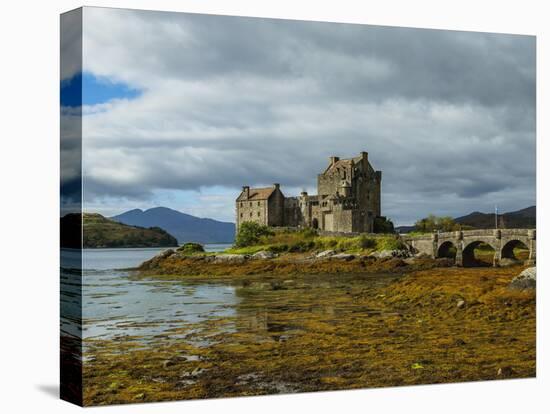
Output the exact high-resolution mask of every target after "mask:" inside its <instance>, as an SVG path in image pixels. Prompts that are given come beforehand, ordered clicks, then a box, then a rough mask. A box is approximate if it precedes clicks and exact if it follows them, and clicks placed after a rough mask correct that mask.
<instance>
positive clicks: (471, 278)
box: [84, 267, 536, 405]
mask: <svg viewBox="0 0 550 414" xmlns="http://www.w3.org/2000/svg"><path fill="white" fill-rule="evenodd" d="M520 270H521V268H517V267H516V268H470V269H460V268H432V269H426V270H422V271H416V272H412V273H410V274H407V275H402V274H397V273H391V274H367V273H361V274H354V273H349V274H330V273H329V274H325V275H310V274H300V275H290V274H287V275H285V276H284V277H282V276H280V275H273V274H270V275H251V276H243V277H239V278H228V279H225V281H226V283H230V284H232V285H233V286H235V287H236V288H237V289H236V294H237V295H238V297H239V299H240V301H239V302H238V304H237V305H235V309H236V311H237V312H236V315H235V316H234V317H224V318H211V319H208V320H205V321H203V322H201V323H197V324H189V325H185V326H180V327H175V328H173V329H171V330H170V331H167V332H166V334H165V335H162V336H159V337H158V338H154V339H153V340H152V341H149V342H147V343H146V344H143V343H140V341H139V338H125V339H118V340H109V341H106V340H95V341H89V342H90V343H89V344H87V345H88V346H87V350H86V358H87V362H86V363H85V365H84V384H85V388H84V389H85V396H84V401H85V404H86V405H96V404H116V403H127V402H136V401H140V402H141V401H164V400H173V399H192V398H216V397H229V396H245V395H263V394H272V393H290V392H303V391H317V390H336V389H353V388H365V387H386V386H398V385H412V384H430V383H446V382H458V381H476V380H490V379H499V378H525V377H533V376H535V372H536V371H535V366H536V360H535V342H536V341H535V307H536V306H535V302H536V300H535V294H534V292H530V291H525V292H517V291H510V290H508V289H507V285H508V283H509V282H510V280H511V279H512V278H513V276H515V275H516V274H517V273H519V271H520ZM205 280H208V278H206V279H205V278H202V279H201V278H200V277H199V276H196V277H195V278H183V279H182V283H186V284H189V285H190V286H192V285H193V283H203V282H204V281H205ZM220 280H222V278H221V277H218V278H217V281H218V282H219V281H220ZM276 286H279V287H276ZM459 301H463V302H464V305H462V306H458V305H457V304H458V302H459Z"/></svg>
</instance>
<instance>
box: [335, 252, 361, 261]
mask: <svg viewBox="0 0 550 414" xmlns="http://www.w3.org/2000/svg"><path fill="white" fill-rule="evenodd" d="M330 258H331V259H339V260H345V261H349V260H353V259H355V255H353V254H348V253H338V254H335V255H332V256H331V257H330Z"/></svg>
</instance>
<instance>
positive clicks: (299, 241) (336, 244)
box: [225, 230, 405, 254]
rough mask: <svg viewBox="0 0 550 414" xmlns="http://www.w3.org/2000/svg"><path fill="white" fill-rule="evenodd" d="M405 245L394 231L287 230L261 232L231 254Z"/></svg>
mask: <svg viewBox="0 0 550 414" xmlns="http://www.w3.org/2000/svg"><path fill="white" fill-rule="evenodd" d="M403 248H405V245H404V243H403V242H402V241H401V240H400V239H399V238H398V237H396V236H395V235H391V234H387V235H361V236H357V237H341V236H340V237H336V236H318V235H316V234H315V233H314V232H312V231H309V230H303V231H284V232H278V233H275V234H273V235H269V236H262V237H260V240H259V242H258V243H257V244H255V245H252V246H247V247H232V248H230V249H227V250H225V253H230V254H254V253H257V252H259V251H269V252H273V253H306V252H313V251H321V250H334V251H337V252H342V253H362V252H373V251H381V250H398V249H403Z"/></svg>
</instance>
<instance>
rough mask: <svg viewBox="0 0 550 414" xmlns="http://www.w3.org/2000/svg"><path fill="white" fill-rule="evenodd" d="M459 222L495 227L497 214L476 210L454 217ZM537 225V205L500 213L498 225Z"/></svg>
mask: <svg viewBox="0 0 550 414" xmlns="http://www.w3.org/2000/svg"><path fill="white" fill-rule="evenodd" d="M454 221H456V222H457V223H460V224H463V225H465V226H471V227H473V228H476V229H493V228H495V214H494V213H481V212H479V211H474V212H473V213H470V214H468V215H466V216H462V217H457V218H455V219H454ZM536 225H537V207H536V206H531V207H527V208H524V209H522V210H518V211H512V212H510V213H504V214H499V215H498V226H499V227H500V228H502V229H529V228H535V227H536ZM414 230H415V227H414V226H399V227H396V228H395V231H397V232H398V233H409V232H411V231H414Z"/></svg>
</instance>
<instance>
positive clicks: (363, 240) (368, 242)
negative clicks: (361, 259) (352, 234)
mask: <svg viewBox="0 0 550 414" xmlns="http://www.w3.org/2000/svg"><path fill="white" fill-rule="evenodd" d="M359 244H360V245H361V248H362V249H374V248H375V247H376V240H374V239H372V238H370V237H367V236H365V235H364V234H362V235H361V237H360V239H359Z"/></svg>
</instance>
